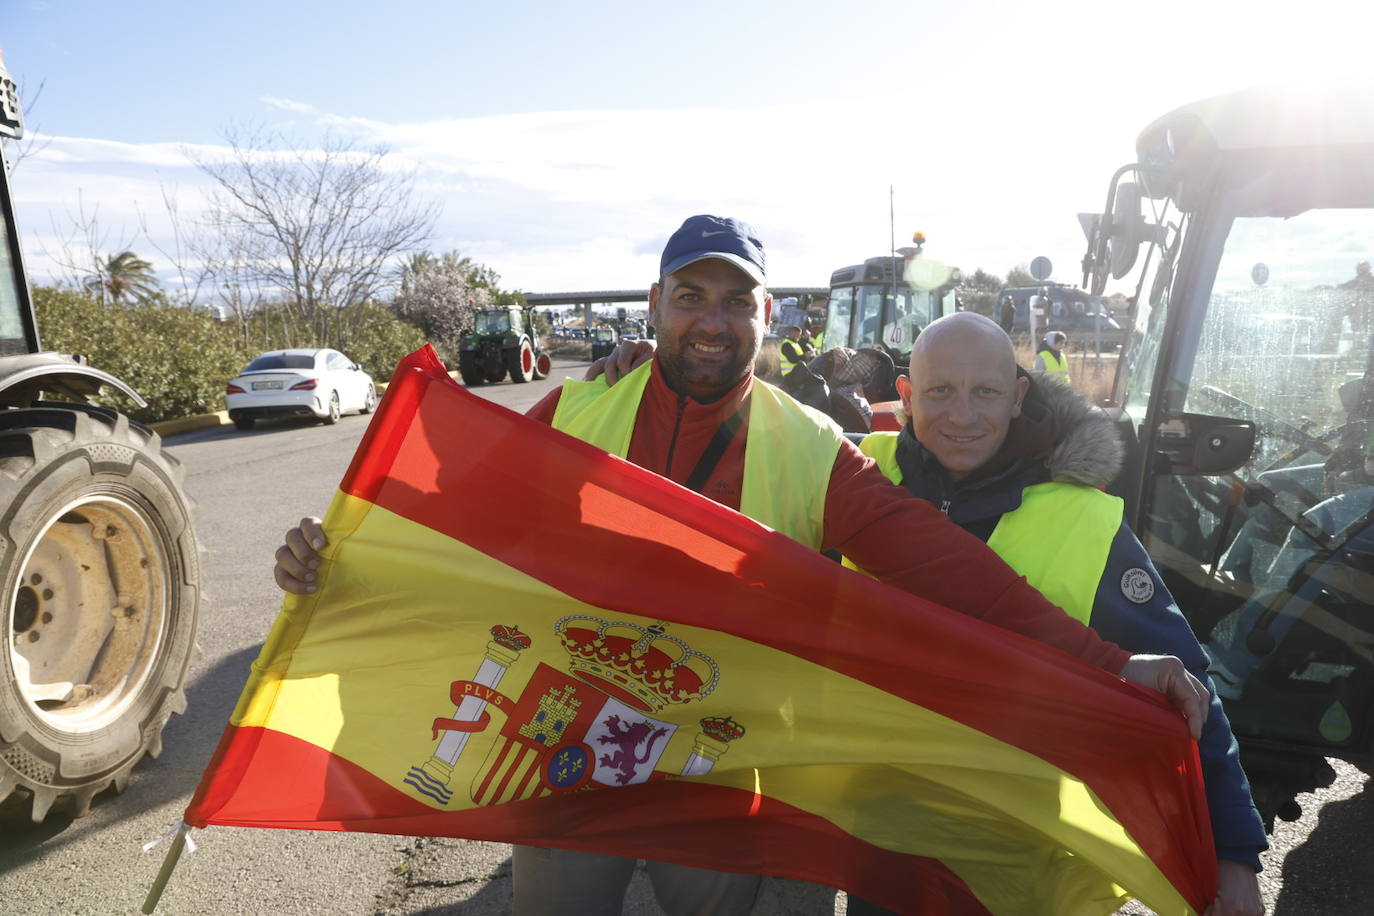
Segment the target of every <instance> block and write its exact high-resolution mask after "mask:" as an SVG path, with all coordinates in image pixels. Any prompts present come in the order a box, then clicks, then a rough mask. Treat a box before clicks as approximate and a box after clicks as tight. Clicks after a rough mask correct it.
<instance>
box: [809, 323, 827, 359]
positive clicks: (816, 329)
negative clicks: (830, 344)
mask: <svg viewBox="0 0 1374 916" xmlns="http://www.w3.org/2000/svg"><path fill="white" fill-rule="evenodd" d="M807 330H808V337H807V339H808V340H809V341H810V342H811V349H812V350H814V351H816V352H815V355H816V356H820V355H821V354H822V353H824V352H825V322H824V321H821V320H820V319H819V318H812V319H811V321H810V322H809V323H808V329H807Z"/></svg>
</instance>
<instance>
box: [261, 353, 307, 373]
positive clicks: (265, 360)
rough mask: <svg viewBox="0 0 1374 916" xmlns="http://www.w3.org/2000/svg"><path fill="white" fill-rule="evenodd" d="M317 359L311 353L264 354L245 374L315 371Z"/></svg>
mask: <svg viewBox="0 0 1374 916" xmlns="http://www.w3.org/2000/svg"><path fill="white" fill-rule="evenodd" d="M314 368H315V357H314V354H310V353H264V354H263V355H262V356H259V357H258V358H257V359H255V360H253V361H252V362H251V363H249V364H248V365H247V366H245V367H244V369H243V371H244V372H264V371H269V370H272V369H314Z"/></svg>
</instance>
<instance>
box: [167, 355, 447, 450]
mask: <svg viewBox="0 0 1374 916" xmlns="http://www.w3.org/2000/svg"><path fill="white" fill-rule="evenodd" d="M448 376H449V378H451V379H453V380H454V381H455V382H457V381H458V373H457V372H456V371H455V372H450V373H449V374H448ZM389 384H391V383H390V382H373V387H375V388H376V389H377V393H378V394H383V393H385V392H386V386H387V385H389ZM459 384H462V383H461V382H459ZM229 422H230V421H229V411H227V410H217V411H215V412H214V413H198V414H195V415H194V416H190V417H179V418H177V419H175V420H158V421H157V422H156V423H149V424H148V427H149V428H150V429H152V431H153V432H155V433H157V434H158V435H159V436H172V435H175V434H177V433H189V432H191V431H192V430H195V429H206V428H208V427H211V426H228V425H229Z"/></svg>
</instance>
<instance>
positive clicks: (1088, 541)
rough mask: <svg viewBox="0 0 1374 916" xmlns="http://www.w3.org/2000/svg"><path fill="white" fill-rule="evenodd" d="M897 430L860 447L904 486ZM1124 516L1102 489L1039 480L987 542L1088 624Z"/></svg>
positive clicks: (872, 436) (867, 439)
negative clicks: (1040, 481) (898, 454)
mask: <svg viewBox="0 0 1374 916" xmlns="http://www.w3.org/2000/svg"><path fill="white" fill-rule="evenodd" d="M898 435H899V434H898V433H892V432H881V433H871V434H870V435H868V436H865V437H864V440H863V442H861V443H860V444H859V450H860V451H862V452H863V453H864V454H865V455H867V456H868V457H870V458H872V459H874V460H875V461H877V462H878V468H879V470H881V471H882V472H883V473H884V474H885V475H887V479H888V480H890V481H892V482H893V483H895V484H897V485H899V486H900V485H901V482H902V469H901V468H900V467H899V466H898V464H897V437H898ZM1121 515H1122V502H1121V500H1120V499H1118V498H1117V497H1115V496H1111V495H1109V494H1107V493H1103V492H1102V491H1101V490H1095V489H1093V488H1092V487H1086V486H1083V485H1081V484H1075V483H1053V482H1051V483H1038V484H1035V485H1034V486H1029V487H1026V489H1025V490H1023V491H1022V493H1021V505H1020V507H1019V508H1017V509H1016V510H1014V511H1012V512H1008V513H1006V514H1005V515H1003V516H1002V518H1001V519H1000V520H999V521H998V522H997V527H996V528H994V529H993V532H992V536H991V537H989V538H988V546H989V547H991V548H992V549H993V550H994V551H996V552H997V555H998V556H1000V557H1001V558H1002V559H1003V560H1004V561H1005V562H1006V564H1007V565H1008V566H1010V567H1011V568H1012V569H1014V570H1016V571H1017V572H1018V573H1020V574H1021V575H1023V576H1025V577H1026V581H1027V582H1029V583H1030V584H1031V585H1032V586H1034V587H1035V589H1036V590H1037V591H1038V592H1040V594H1042V595H1044V596H1045V597H1046V598H1048V599H1049V600H1050V601H1052V602H1053V603H1055V604H1057V605H1059V606H1060V607H1061V608H1063V609H1064V611H1065V613H1067V614H1068V615H1069V616H1070V617H1072V618H1074V619H1075V620H1078V621H1080V622H1082V623H1085V624H1086V623H1088V622H1089V620H1090V619H1091V618H1092V613H1093V601H1094V600H1095V598H1096V597H1097V586H1098V583H1099V582H1100V581H1101V579H1102V571H1103V570H1104V569H1106V568H1107V555H1108V554H1109V553H1110V552H1111V549H1112V540H1113V539H1114V538H1115V537H1116V532H1117V529H1119V528H1120V527H1121Z"/></svg>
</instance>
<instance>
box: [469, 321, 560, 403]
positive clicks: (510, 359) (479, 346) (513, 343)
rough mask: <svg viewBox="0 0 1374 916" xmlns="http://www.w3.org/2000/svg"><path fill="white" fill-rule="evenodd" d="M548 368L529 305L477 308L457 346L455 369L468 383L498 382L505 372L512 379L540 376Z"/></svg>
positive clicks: (548, 364)
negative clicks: (456, 364)
mask: <svg viewBox="0 0 1374 916" xmlns="http://www.w3.org/2000/svg"><path fill="white" fill-rule="evenodd" d="M550 368H551V366H550V361H549V354H548V353H547V352H546V351H545V350H544V347H543V345H542V344H541V343H540V341H539V334H538V332H537V330H536V329H535V324H534V309H533V308H531V307H528V306H526V307H524V308H522V307H520V306H518V305H510V306H501V307H498V308H486V309H479V310H478V311H477V314H476V316H475V318H474V320H473V329H472V333H470V334H468V335H467V336H466V337H464V338H463V342H462V344H461V345H460V347H459V350H458V372H459V374H460V375H462V377H463V384H465V385H467V386H469V387H472V386H473V385H481V384H483V383H485V382H499V381H501V380H502V379H503V378H505V377H506V374H507V373H510V378H511V381H513V382H528V381H530V380H531V379H542V378H546V377H547V376H548V374H549V371H550Z"/></svg>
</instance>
